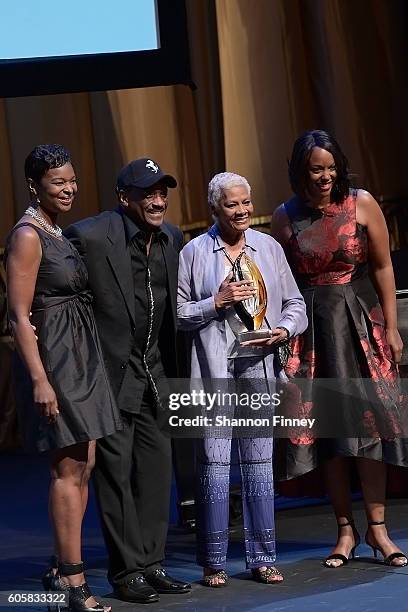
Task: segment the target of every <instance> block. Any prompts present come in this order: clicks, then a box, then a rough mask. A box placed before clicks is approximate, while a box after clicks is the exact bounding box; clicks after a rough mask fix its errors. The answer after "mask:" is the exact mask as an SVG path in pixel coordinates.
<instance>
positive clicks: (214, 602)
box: [0, 455, 408, 612]
mask: <svg viewBox="0 0 408 612" xmlns="http://www.w3.org/2000/svg"><path fill="white" fill-rule="evenodd" d="M47 485H48V475H47V467H46V463H45V461H44V460H43V459H42V458H36V457H26V456H24V455H13V456H11V455H0V487H1V504H0V543H1V544H0V599H1V600H3V601H4V596H5V594H6V593H9V592H14V591H40V590H41V583H40V576H41V574H42V572H43V571H44V568H45V567H46V565H47V559H48V557H49V555H50V552H51V536H50V532H49V527H48V519H47V514H46V505H47ZM407 509H408V502H407V500H392V501H391V502H390V503H389V507H388V512H387V522H388V524H389V526H390V531H391V534H392V537H393V538H394V539H395V541H397V542H398V543H399V545H400V546H401V548H402V549H403V550H408V524H407ZM355 520H356V525H357V527H358V528H359V531H360V533H361V535H362V536H363V535H364V531H365V526H366V525H365V519H364V512H363V510H362V504H361V502H356V503H355ZM276 529H277V545H278V561H277V565H278V566H279V568H280V569H281V571H282V572H283V573H284V575H285V581H284V583H283V584H280V585H262V584H257V583H255V582H253V581H251V580H250V579H249V574H248V572H246V571H245V565H244V561H243V545H242V539H241V533H240V530H239V529H236V530H235V531H234V532H233V533H232V534H231V544H230V548H229V563H228V573H229V575H230V576H231V580H230V583H229V585H228V587H227V588H224V589H210V588H206V587H205V586H203V585H201V584H200V576H201V569H200V568H199V567H197V566H196V565H195V547H194V534H192V533H187V532H186V531H184V530H182V529H179V528H176V527H172V528H171V529H170V533H169V538H168V546H167V561H166V567H167V568H168V570H169V572H170V573H171V574H172V575H174V576H176V577H180V578H182V579H183V580H184V579H186V580H190V581H191V582H192V583H193V588H192V591H191V593H190V594H188V595H179V596H175V595H161V596H160V602H159V603H157V604H149V605H148V606H146V605H137V604H128V603H124V602H120V601H118V600H116V599H114V598H113V596H112V594H111V591H110V586H109V583H108V582H107V580H106V575H105V574H106V563H105V549H104V544H103V539H102V536H101V533H100V529H99V526H98V519H97V516H96V511H95V504H94V500H93V496H91V500H90V504H89V509H88V512H87V516H86V520H85V525H84V534H83V542H84V555H83V556H84V559H85V560H86V564H87V567H88V570H87V575H88V579H89V583H90V585H91V587H92V590H93V592H94V594H95V595H97V596H100V597H103V598H104V601H105V602H106V603H107V604H110V605H112V610H113V611H114V612H115V611H120V612H126V611H129V612H130V611H133V612H136V611H139V610H146V609H148V610H150V611H151V612H159V611H160V612H187V611H188V612H204V611H207V610H211V611H212V612H235V611H236V610H243V611H248V612H249V611H251V612H255V611H256V612H261V611H269V610H273V611H274V612H281V611H285V612H292V611H293V612H298V611H299V612H300V611H302V612H326V611H327V612H385V611H386V612H389V610H390V608H391V607H392V608H393V609H394V610H401V611H403V610H406V609H407V601H408V567H407V568H401V569H393V568H389V567H386V566H384V565H382V564H381V563H376V562H374V560H373V559H371V558H370V555H371V549H369V548H368V547H367V546H366V545H365V544H362V545H361V546H360V547H359V548H358V549H357V554H358V555H359V558H358V559H356V560H355V561H354V562H350V563H349V564H348V565H347V566H346V567H343V568H341V569H337V570H335V569H328V568H324V567H323V566H322V565H321V559H322V558H323V557H324V556H325V555H327V554H328V553H329V550H330V546H331V545H332V543H333V541H334V538H335V535H336V525H335V522H334V519H333V517H332V515H331V513H330V508H329V507H328V506H326V505H324V506H322V505H319V506H312V507H298V508H294V509H285V510H280V511H278V512H277V515H276ZM0 609H1V610H10V611H12V610H16V609H21V610H27V611H34V610H36V611H41V610H43V611H44V610H45V609H46V608H44V607H39V606H24V607H22V606H18V607H14V606H13V607H12V606H10V605H9V604H6V603H1V604H0Z"/></svg>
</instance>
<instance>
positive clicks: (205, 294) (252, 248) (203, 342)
mask: <svg viewBox="0 0 408 612" xmlns="http://www.w3.org/2000/svg"><path fill="white" fill-rule="evenodd" d="M245 242H246V247H245V249H246V252H247V253H248V255H249V256H250V257H251V259H253V261H254V262H255V263H256V265H257V266H258V268H259V270H260V271H261V274H262V276H263V278H264V281H265V285H266V289H267V294H268V303H267V310H266V318H267V319H268V322H269V324H270V326H271V327H272V328H273V327H276V326H279V325H282V326H283V327H286V329H287V330H288V331H289V334H290V336H291V337H292V336H296V335H297V334H300V333H302V332H303V331H304V330H305V329H306V327H307V317H306V308H305V303H304V300H303V297H302V296H301V294H300V292H299V289H298V287H297V285H296V282H295V280H294V278H293V276H292V273H291V271H290V268H289V265H288V262H287V261H286V257H285V255H284V252H283V249H282V247H281V246H280V244H278V242H276V240H274V238H272V237H271V236H268V235H267V234H264V233H262V232H258V231H256V230H253V229H251V228H249V229H247V230H246V232H245ZM226 246H227V245H226V244H225V243H224V242H223V240H222V239H221V236H220V235H219V231H218V227H217V225H213V227H212V228H211V229H210V230H209V231H208V232H207V233H206V234H203V235H201V236H198V237H197V238H194V239H193V240H191V241H190V242H189V243H188V244H186V246H185V247H184V248H183V250H182V251H181V253H180V264H179V285H178V297H177V319H178V325H179V328H180V329H182V330H184V331H187V332H191V334H190V335H191V377H192V378H220V379H221V378H227V360H228V337H227V329H226V316H225V314H226V310H223V311H217V309H216V307H215V301H214V296H215V295H216V294H217V293H218V291H219V287H220V285H221V283H222V281H223V280H224V279H225V256H224V251H223V247H226ZM259 355H260V358H261V357H262V356H264V357H265V364H266V367H267V372H268V376H270V377H271V378H274V377H275V375H276V374H278V372H277V371H276V364H275V369H274V363H273V358H274V354H273V352H270V351H269V353H268V354H266V355H265V352H264V351H262V350H261V351H260V353H259Z"/></svg>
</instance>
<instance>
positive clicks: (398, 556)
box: [365, 521, 408, 567]
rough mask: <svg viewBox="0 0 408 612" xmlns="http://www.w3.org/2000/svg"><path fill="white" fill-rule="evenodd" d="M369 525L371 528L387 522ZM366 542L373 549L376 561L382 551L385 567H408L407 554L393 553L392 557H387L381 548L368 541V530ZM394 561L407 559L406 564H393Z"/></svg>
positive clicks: (369, 523)
mask: <svg viewBox="0 0 408 612" xmlns="http://www.w3.org/2000/svg"><path fill="white" fill-rule="evenodd" d="M368 525H369V526H373V525H374V526H375V525H385V522H384V521H369V522H368ZM365 542H366V544H367V546H369V547H370V548H372V549H373V555H374V558H375V559H377V558H378V557H377V552H378V551H380V553H381V554H382V556H383V557H384V559H383V563H384V565H389V566H390V567H405V566H406V565H408V557H407V555H406V554H405V553H403V552H394V553H391V554H390V555H388V557H386V556H385V555H384V553H383V551H382V550H381V548H380V547H379V546H375V544H371V542H369V541H368V530H367V532H366V535H365ZM394 559H405V563H393V561H394Z"/></svg>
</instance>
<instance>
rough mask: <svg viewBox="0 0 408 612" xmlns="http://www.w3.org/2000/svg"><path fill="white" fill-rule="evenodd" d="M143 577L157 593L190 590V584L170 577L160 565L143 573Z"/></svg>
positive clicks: (187, 591)
mask: <svg viewBox="0 0 408 612" xmlns="http://www.w3.org/2000/svg"><path fill="white" fill-rule="evenodd" d="M145 578H146V582H148V583H149V584H150V586H152V587H153V588H154V589H155V590H156V591H157V592H158V593H189V592H190V590H191V584H189V583H188V582H181V580H176V579H175V578H172V577H171V576H169V575H168V574H167V573H166V570H164V569H163V568H162V567H161V568H158V569H155V570H153V571H152V572H150V573H149V574H145Z"/></svg>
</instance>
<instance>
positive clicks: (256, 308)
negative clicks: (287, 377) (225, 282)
mask: <svg viewBox="0 0 408 612" xmlns="http://www.w3.org/2000/svg"><path fill="white" fill-rule="evenodd" d="M231 281H232V282H233V281H238V282H239V281H240V282H247V283H251V286H252V288H253V294H252V295H251V296H250V297H248V298H245V299H244V300H242V301H240V302H237V303H235V304H234V308H235V311H236V313H237V315H238V316H239V318H240V319H241V321H242V322H243V324H244V325H245V327H246V328H247V331H243V332H241V333H240V334H239V335H238V340H239V342H240V343H241V345H243V346H268V345H271V344H280V347H279V348H280V349H281V350H280V351H279V357H280V358H281V360H282V362H286V361H287V357H288V355H286V352H287V350H288V349H287V346H288V344H287V342H286V341H287V340H288V336H289V334H288V331H287V330H286V329H285V328H282V327H277V328H274V329H269V328H268V329H261V327H262V323H263V321H264V319H265V314H266V307H267V303H268V297H267V291H266V286H265V282H264V279H263V277H262V273H261V271H260V270H259V268H258V266H257V265H256V263H255V262H254V261H253V260H252V259H251V258H250V257H249V256H248V255H247V254H246V253H245V252H244V251H243V252H242V253H240V255H239V256H238V257H237V259H236V260H235V262H234V264H233V267H232V276H231ZM281 352H284V353H285V354H284V355H283V354H282V355H281V354H280V353H281Z"/></svg>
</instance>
